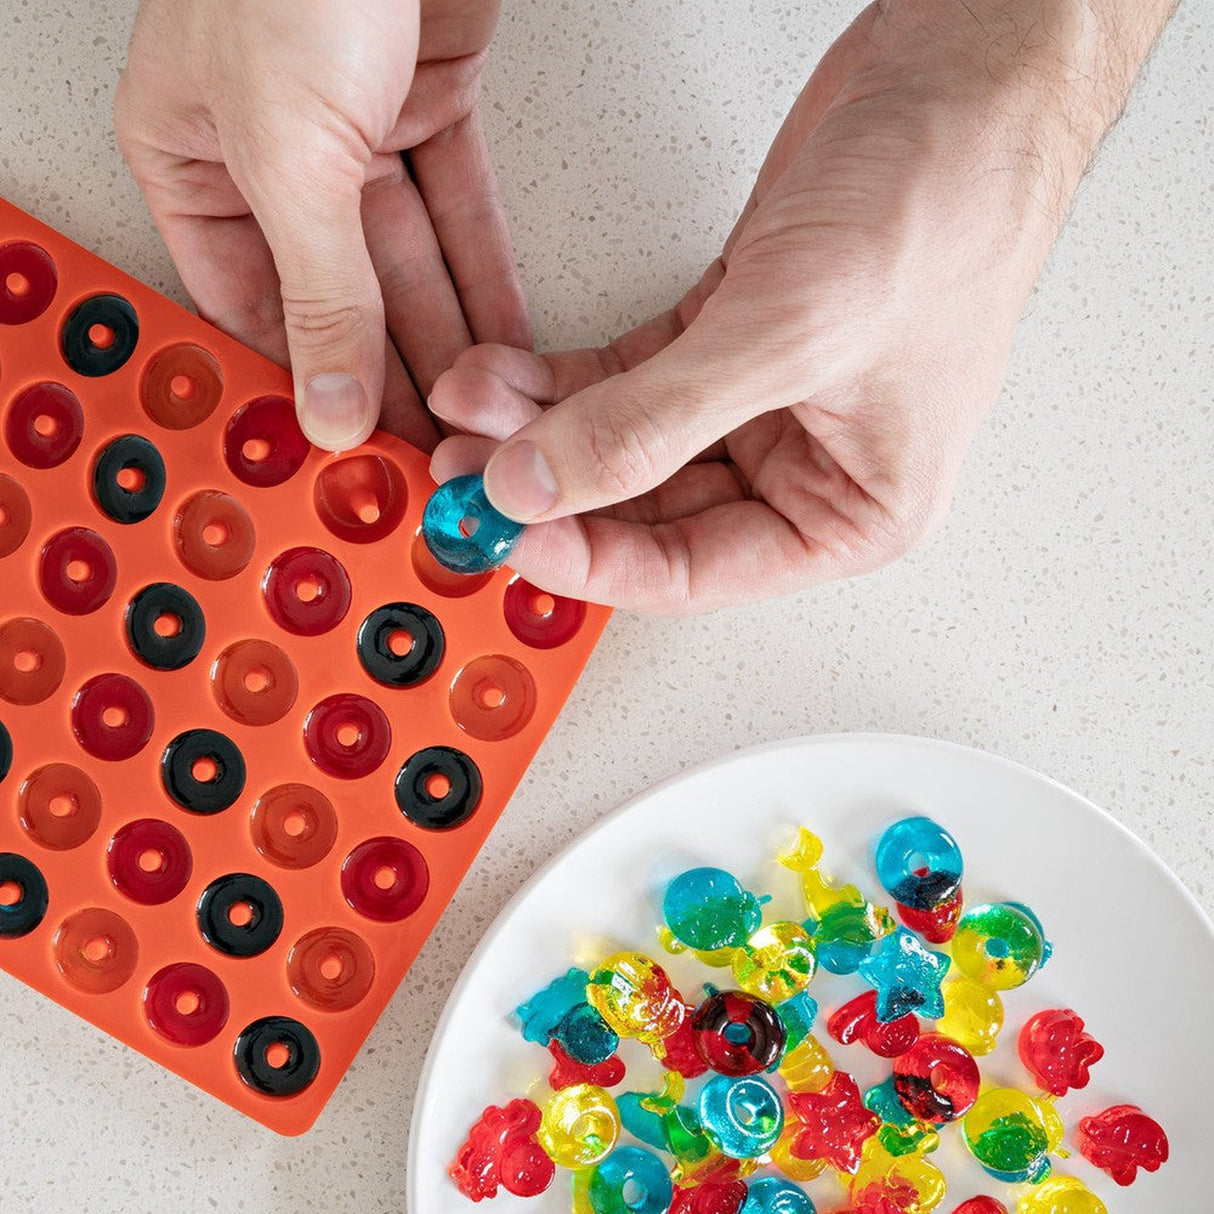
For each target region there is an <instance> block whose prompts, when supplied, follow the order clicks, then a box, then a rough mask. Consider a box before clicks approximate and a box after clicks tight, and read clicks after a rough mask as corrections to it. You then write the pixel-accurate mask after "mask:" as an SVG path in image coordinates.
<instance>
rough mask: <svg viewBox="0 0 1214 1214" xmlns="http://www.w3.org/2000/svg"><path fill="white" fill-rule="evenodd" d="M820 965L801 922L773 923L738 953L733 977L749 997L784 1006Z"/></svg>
mask: <svg viewBox="0 0 1214 1214" xmlns="http://www.w3.org/2000/svg"><path fill="white" fill-rule="evenodd" d="M817 964H818V963H817V960H816V958H815V957H814V949H813V942H812V941H811V940H810V936H809V933H808V932H807V931H806V930H805V929H804V928H803V927H802V926H801V925H800V924H799V923H787V922H785V923H772V924H769V925H768V926H767V927H761V928H759V930H758V931H757V932H755V933H754V935H753V936H751V938H750V939H749V940H747V942H746V943H745V944H744V945H743V946H742V947H741V948H739V949H737V950H736V951H735V952H734V956H733V976H734V980H735V981H736V982H737V984H738V986H739V988H740V989H741V990H744V991H745V992H746V993H747V994H748V995H755V996H757V997H758V998H759V999H766V1000H767V1002H768V1003H783V1002H784V1000H785V999H791V998H792V997H793V996H794V995H799V994H800V993H801V992H802V991H803V990H804V989H805V988H806V987H807V986H808V985H809V981H810V979H811V978H812V977H813V976H814V970H815V969H816V968H817Z"/></svg>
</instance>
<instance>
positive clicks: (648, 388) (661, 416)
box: [484, 293, 795, 523]
mask: <svg viewBox="0 0 1214 1214" xmlns="http://www.w3.org/2000/svg"><path fill="white" fill-rule="evenodd" d="M747 311H751V312H752V315H751V316H749V317H748V316H746V312H747ZM753 337H754V320H753V310H750V309H744V308H742V309H739V308H736V307H734V306H731V305H730V304H728V303H726V301H725V299H724V298H723V293H718V295H716V296H714V297H713V298H712V299H710V300H709V301H708V302H707V303H706V304H705V305H704V308H703V309H702V310H701V311H700V313H699V315H698V316H697V317H696V319H695V320H694V321H693V322H692V324H691V325H689V326H688V328H687V329H686V330H685V331H684V332H683V333H682V334H681V335H680V336H679V337H677V338H676V339H675V340H674V341H673V342H671V343H670V345H668V346H666V347H665V348H664V349H662V350H660V351H659V352H658V353H657V354H655V355H654V356H653V357H652V358H649V359H647V360H646V361H644V362H641V363H639V364H638V365H637V366H635V367H633V368H632V369H630V370H627V371H624V372H623V373H621V374H619V375H615V376H611V377H609V378H607V379H604V380H602V381H601V382H599V383H596V384H593V385H591V386H590V387H588V388H585V389H584V390H582V391H580V392H577V393H575V394H574V395H572V396H570V397H568V398H567V399H566V400H564V401H562V402H561V403H559V404H557V405H553V406H552V407H551V408H550V409H548V410H546V411H545V412H544V413H542V414H541V415H540V416H539V417H537V418H535V420H533V421H531V422H530V423H529V424H528V425H526V426H523V427H522V428H521V429H520V430H518V431H517V432H516V433H515V434H514V435H512V436H511V438H510V439H509V441H508V442H506V443H505V445H504V446H502V447H501V448H499V449H498V450H497V451H496V452H495V453H494V455H493V457H492V458H491V459H490V460H489V462H488V464H487V465H486V467H485V474H484V475H485V490H486V493H487V494H488V496H489V499H490V500H491V501H492V503H493V505H494V506H495V507H496V508H497V509H498V510H500V511H501V512H502V513H503V514H505V515H507V516H509V517H510V518H513V519H516V520H518V521H519V522H523V523H534V522H541V521H545V520H548V519H554V518H561V517H564V516H565V515H569V514H581V513H584V512H585V511H588V510H596V509H599V508H601V507H604V506H610V505H614V504H615V503H617V502H622V501H626V500H627V499H629V498H633V497H637V496H638V495H640V494H642V493H646V492H648V491H649V490H650V489H653V488H655V487H656V486H658V485H660V484H661V483H662V482H663V481H665V480H667V479H669V477H671V476H672V475H674V473H675V472H677V471H678V470H679V469H680V468H682V467H683V466H684V465H685V464H687V463H689V462H691V461H692V460H693V459H695V457H696V456H697V455H699V454H700V453H701V452H702V451H704V450H705V449H706V448H708V447H710V446H712V444H713V443H715V442H717V441H718V440H719V439H721V438H723V437H724V436H725V435H726V434H728V433H729V432H730V431H731V430H734V429H735V428H737V427H738V426H740V425H741V424H742V423H743V422H746V421H749V420H750V419H751V418H753V417H756V416H758V415H759V414H760V413H763V412H766V411H767V410H769V409H774V408H778V407H779V406H781V405H783V404H790V403H792V400H793V399H795V397H792V398H789V399H788V400H785V399H783V396H784V395H785V394H784V392H783V390H782V389H783V387H784V385H783V384H781V383H780V382H779V381H780V378H781V377H779V376H778V375H773V374H772V373H771V363H770V361H769V355H770V350H769V349H765V348H764V347H765V346H767V343H766V342H763V341H762V340H759V341H754V342H753V343H752V338H753Z"/></svg>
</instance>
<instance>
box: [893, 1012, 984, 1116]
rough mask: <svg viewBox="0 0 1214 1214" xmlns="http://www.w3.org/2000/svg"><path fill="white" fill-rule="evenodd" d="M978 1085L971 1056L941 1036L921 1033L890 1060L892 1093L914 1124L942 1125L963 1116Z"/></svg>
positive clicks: (976, 1091)
mask: <svg viewBox="0 0 1214 1214" xmlns="http://www.w3.org/2000/svg"><path fill="white" fill-rule="evenodd" d="M980 1082H981V1077H980V1075H979V1073H978V1064H977V1063H976V1062H975V1061H974V1056H973V1055H972V1054H971V1053H970V1052H969V1050H967V1049H966V1048H965V1047H964V1046H961V1045H958V1044H957V1043H956V1042H955V1041H953V1040H952V1039H951V1038H949V1037H945V1036H944V1035H943V1034H942V1033H924V1034H923V1035H922V1036H921V1037H920V1038H919V1040H918V1041H916V1042H915V1044H914V1045H912V1046H911V1048H910V1049H909V1050H907V1051H906V1053H904V1054H900V1055H899V1056H898V1057H897V1058H895V1059H894V1091H895V1092H897V1093H898V1099H899V1100H901V1101H902V1105H903V1107H904V1108H905V1109H906V1111H907V1112H908V1113H910V1114H911V1116H912V1117H914V1118H915V1119H916V1120H918V1121H930V1122H931V1123H932V1124H933V1125H944V1124H946V1123H947V1122H950V1121H956V1120H957V1118H958V1117H961V1116H964V1114H965V1113H967V1112H969V1110H970V1108H971V1107H972V1106H973V1103H974V1101H975V1100H977V1099H978V1086H979V1084H980Z"/></svg>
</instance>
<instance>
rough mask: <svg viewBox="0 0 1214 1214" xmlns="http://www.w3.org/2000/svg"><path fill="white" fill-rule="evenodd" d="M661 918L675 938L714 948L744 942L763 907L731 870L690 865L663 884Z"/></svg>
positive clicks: (706, 949) (703, 948)
mask: <svg viewBox="0 0 1214 1214" xmlns="http://www.w3.org/2000/svg"><path fill="white" fill-rule="evenodd" d="M662 918H663V919H665V921H666V926H667V927H668V928H669V929H670V932H671V934H672V935H673V936H674V937H675V939H676V940H680V941H681V942H682V943H683V944H686V945H687V946H688V947H689V948H694V949H700V950H701V951H703V952H715V951H716V950H717V949H722V948H738V947H740V946H741V945H743V944H745V943H746V941H747V940H749V939H750V937H751V936H752V935H753V934H754V932H755V931H756V930H757V929H758V927H759V924H760V923H761V922H762V921H763V911H762V909H761V907H760V904H759V900H758V899H757V898H756V897H755V896H754V894H752V893H750V892H748V891H747V890H745V889H743V887H742V885H741V883H740V882H739V881H738V879H737V878H736V877H735V876H733V875H732V874H731V873H727V872H726V871H725V870H724V869H722V868H692V869H688V870H687V872H685V873H680V874H679V875H678V876H677V877H675V879H674V880H673V881H672V882H671V883H670V884H669V885H668V886H667V887H666V894H665V897H664V898H663V899H662Z"/></svg>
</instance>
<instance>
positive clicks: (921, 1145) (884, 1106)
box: [864, 1075, 940, 1155]
mask: <svg viewBox="0 0 1214 1214" xmlns="http://www.w3.org/2000/svg"><path fill="white" fill-rule="evenodd" d="M864 1107H865V1108H866V1109H871V1110H872V1111H873V1112H874V1113H876V1114H877V1116H878V1117H880V1118H881V1127H880V1129H878V1130H877V1138H878V1139H879V1140H880V1142H881V1145H882V1146H883V1147H884V1148H885V1150H886V1151H887V1152H888V1153H889V1154H890V1155H910V1154H912V1153H914V1152H917V1153H918V1154H920V1155H930V1154H931V1153H932V1152H933V1151H934V1150H936V1149H937V1148H938V1147H939V1146H940V1135H939V1134H937V1133H936V1131H935V1130H934V1129H933V1128H932V1127H931V1126H930V1125H927V1124H925V1123H924V1122H921V1121H917V1120H916V1119H915V1118H914V1117H913V1116H912V1115H911V1114H910V1113H909V1112H908V1111H907V1109H906V1106H905V1105H904V1104H903V1103H902V1099H901V1097H899V1095H898V1093H897V1091H896V1090H895V1088H894V1077H893V1076H892V1075H890V1076H889V1078H887V1079H884V1080H882V1081H881V1082H880V1083H878V1084H877V1085H876V1086H874V1087H871V1088H869V1089H868V1091H867V1092H865V1093H864Z"/></svg>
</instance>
